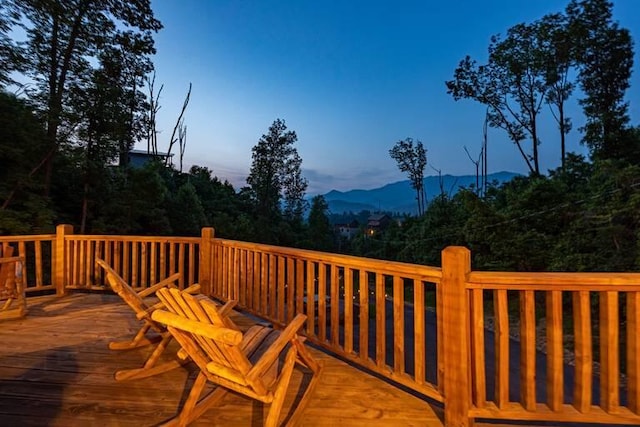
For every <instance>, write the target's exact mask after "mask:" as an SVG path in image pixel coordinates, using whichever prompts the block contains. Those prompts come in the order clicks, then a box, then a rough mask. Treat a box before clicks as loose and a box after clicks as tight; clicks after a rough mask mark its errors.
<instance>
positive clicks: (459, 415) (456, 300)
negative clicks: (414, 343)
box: [437, 246, 473, 426]
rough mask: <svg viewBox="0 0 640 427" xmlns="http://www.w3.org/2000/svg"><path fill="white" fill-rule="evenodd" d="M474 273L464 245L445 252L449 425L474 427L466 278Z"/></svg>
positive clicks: (446, 411) (446, 413)
mask: <svg viewBox="0 0 640 427" xmlns="http://www.w3.org/2000/svg"><path fill="white" fill-rule="evenodd" d="M470 272H471V252H469V250H468V249H467V248H464V247H461V246H449V247H447V248H445V249H444V250H443V251H442V283H441V286H442V292H441V294H440V295H441V297H442V305H441V307H442V313H438V314H437V315H438V322H442V328H443V332H442V337H443V342H442V343H438V345H442V346H443V351H442V354H443V356H444V360H443V361H442V362H443V376H444V390H443V394H444V421H445V425H447V426H471V425H473V419H472V418H469V409H470V407H471V371H470V365H469V304H468V296H467V290H466V277H467V275H468V274H469V273H470Z"/></svg>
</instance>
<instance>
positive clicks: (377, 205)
mask: <svg viewBox="0 0 640 427" xmlns="http://www.w3.org/2000/svg"><path fill="white" fill-rule="evenodd" d="M516 176H520V174H517V173H514V172H506V171H503V172H496V173H492V174H489V175H488V176H487V181H488V182H494V181H496V182H498V183H503V182H507V181H510V180H511V179H513V178H514V177H516ZM440 179H442V188H443V189H444V192H445V193H447V194H450V195H453V194H455V193H456V192H457V191H458V190H459V189H460V188H461V187H469V186H470V185H472V184H473V185H475V184H476V176H475V175H461V176H454V175H442V177H439V176H427V177H425V178H424V188H425V192H426V194H427V200H428V201H429V200H431V199H433V198H434V197H435V196H437V195H439V194H440V193H441V191H440ZM323 196H324V199H325V200H326V201H327V204H328V205H329V211H330V212H332V213H337V214H339V213H343V212H349V211H351V212H360V211H362V210H370V211H372V212H374V211H390V212H399V213H408V214H415V213H416V211H417V204H416V192H415V190H414V189H413V188H411V182H410V181H409V180H405V181H398V182H394V183H391V184H387V185H384V186H382V187H379V188H374V189H371V190H349V191H338V190H331V191H329V192H328V193H326V194H324V195H323Z"/></svg>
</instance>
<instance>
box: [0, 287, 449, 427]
mask: <svg viewBox="0 0 640 427" xmlns="http://www.w3.org/2000/svg"><path fill="white" fill-rule="evenodd" d="M28 310H29V311H28V315H27V317H26V319H22V320H11V321H4V322H0V425H7V426H9V425H21V426H42V425H48V426H71V425H73V426H77V425H81V426H94V425H95V426H98V425H99V426H128V425H132V426H133V425H135V426H137V427H140V426H151V425H157V424H159V423H162V422H163V421H165V420H167V419H169V418H171V417H172V416H174V415H175V414H176V413H177V412H178V410H179V408H180V407H181V404H182V402H184V399H186V396H187V393H188V390H189V388H190V385H191V383H192V382H193V381H194V380H195V376H196V373H197V371H196V368H195V367H194V366H191V365H187V366H186V367H185V368H183V369H177V370H174V371H171V372H168V373H165V374H162V375H158V376H155V377H152V378H147V379H144V380H138V381H130V382H123V383H118V382H116V381H115V380H114V379H113V373H114V372H115V371H116V370H117V369H118V368H122V367H137V366H141V364H142V363H143V361H144V360H145V355H146V354H147V352H148V351H149V349H148V348H146V349H144V348H143V349H138V350H131V351H123V352H115V351H110V350H109V349H108V348H107V343H108V342H109V341H111V340H113V339H114V338H117V337H126V336H130V335H131V334H133V333H135V332H136V331H137V329H138V327H139V322H138V321H137V320H136V319H135V317H134V315H133V312H132V311H131V310H130V309H129V308H128V307H127V306H125V304H124V303H123V302H122V301H121V300H120V299H119V298H118V297H117V296H114V295H107V294H87V293H75V294H71V295H67V296H64V297H61V298H58V297H55V296H47V297H35V298H29V300H28ZM234 320H235V321H236V322H237V323H239V324H240V325H241V326H244V327H247V326H248V325H250V324H251V323H252V320H251V319H249V318H247V317H244V316H241V315H237V316H234ZM172 346H173V347H170V348H169V351H167V352H165V355H166V356H170V355H171V354H174V353H175V350H177V347H176V344H175V342H174V343H172ZM312 352H313V354H314V356H315V357H317V358H318V359H319V360H322V361H323V363H324V370H323V372H322V376H321V379H320V383H319V384H318V386H317V387H316V389H315V390H314V393H313V396H312V397H311V401H310V402H309V404H308V405H307V407H306V409H305V411H304V412H303V416H302V424H303V425H305V426H338V425H348V426H365V425H366V426H372V425H376V426H398V425H402V426H442V425H443V424H442V421H441V414H442V410H441V408H438V407H436V406H432V405H430V404H429V403H428V402H426V401H424V400H421V399H419V398H417V397H415V396H413V395H411V394H408V393H406V392H404V391H402V390H400V389H398V388H396V387H394V386H392V385H390V384H388V383H386V382H384V381H382V380H380V379H378V378H375V377H373V376H371V375H368V374H366V373H364V372H362V371H360V370H358V369H356V368H354V367H352V366H350V365H348V364H346V363H344V362H342V361H340V360H338V359H336V358H333V357H331V356H329V355H327V354H325V353H322V352H320V351H317V350H315V349H312ZM307 377H308V375H304V374H303V372H302V371H297V372H295V373H294V377H293V380H292V383H293V384H292V386H291V387H290V391H291V392H290V395H289V396H287V400H286V401H285V406H284V409H283V419H282V421H284V422H286V417H287V415H286V414H287V413H288V409H289V408H290V407H291V403H292V402H293V401H295V399H296V396H299V395H300V394H301V393H302V391H303V390H304V389H303V388H302V387H304V384H305V381H307V380H308V378H307ZM436 413H437V414H439V415H436ZM262 421H263V419H262V405H261V404H258V403H254V402H253V401H251V400H249V399H247V398H245V397H242V396H239V395H228V396H227V397H226V398H225V399H224V400H223V401H222V403H221V405H219V406H218V407H215V408H212V409H210V410H209V411H208V412H207V413H205V414H204V415H203V416H202V417H201V418H200V419H199V420H198V421H197V422H196V423H195V424H194V425H214V426H259V425H262Z"/></svg>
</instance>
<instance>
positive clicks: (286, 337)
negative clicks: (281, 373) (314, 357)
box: [247, 314, 307, 380]
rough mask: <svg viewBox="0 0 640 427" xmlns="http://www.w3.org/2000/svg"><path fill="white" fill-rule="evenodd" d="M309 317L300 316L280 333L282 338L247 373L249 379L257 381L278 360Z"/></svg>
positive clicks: (277, 339)
mask: <svg viewBox="0 0 640 427" xmlns="http://www.w3.org/2000/svg"><path fill="white" fill-rule="evenodd" d="M306 320H307V316H306V315H304V314H298V315H296V317H294V318H293V320H292V321H291V322H290V323H289V324H288V325H287V327H286V328H284V330H283V331H282V332H281V333H280V336H279V337H278V338H276V340H275V341H274V342H273V344H271V346H270V347H269V348H268V349H267V351H265V352H264V354H263V355H262V356H261V357H260V360H258V362H257V363H256V364H255V365H253V368H251V370H250V371H249V372H248V373H247V378H249V379H250V380H256V379H257V378H259V377H260V376H261V375H262V374H263V372H264V371H265V370H266V369H267V368H269V366H271V364H272V363H273V362H274V360H276V358H278V356H279V355H280V353H281V352H282V350H283V349H284V348H285V347H286V346H287V344H288V343H289V341H291V340H292V339H294V338H295V337H296V333H297V332H298V330H300V328H302V326H303V325H304V322H306Z"/></svg>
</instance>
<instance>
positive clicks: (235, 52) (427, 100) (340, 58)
mask: <svg viewBox="0 0 640 427" xmlns="http://www.w3.org/2000/svg"><path fill="white" fill-rule="evenodd" d="M567 3H568V0H536V1H521V0H485V1H482V2H480V1H477V0H465V1H462V0H459V1H448V2H434V1H425V0H423V1H419V0H416V1H394V2H391V1H376V0H368V1H360V0H350V1H334V0H323V1H319V2H316V1H304V0H274V1H258V0H247V1H238V0H215V1H204V0H181V1H179V2H176V1H172V0H153V1H152V7H153V9H154V11H155V13H156V16H157V17H158V19H160V20H161V21H162V23H163V24H164V26H165V28H164V29H163V30H162V31H161V32H160V33H159V34H157V36H156V47H157V50H158V53H157V55H156V56H155V57H154V62H155V64H156V73H157V77H156V85H157V86H158V85H159V84H164V89H163V92H162V97H161V101H160V104H161V110H160V112H159V114H158V122H159V123H158V129H159V130H160V131H161V132H162V133H161V134H160V136H159V149H160V150H161V151H164V150H166V148H167V147H168V139H169V136H170V134H171V130H172V128H173V125H174V123H175V120H176V118H177V116H178V114H179V111H180V107H181V105H182V102H183V99H184V95H185V94H186V91H187V88H188V86H189V83H190V82H191V83H193V92H192V96H191V103H190V105H189V108H188V110H187V113H186V118H185V123H186V125H187V128H188V136H187V149H186V153H185V158H184V165H185V166H184V169H188V168H189V167H190V165H192V164H197V165H200V166H207V167H209V168H210V169H212V170H213V173H214V175H216V176H218V177H219V178H220V179H223V180H224V179H227V180H229V182H231V183H232V184H233V185H234V187H235V188H236V189H239V188H240V187H241V186H244V185H245V184H246V181H245V179H246V176H247V174H248V172H249V168H250V166H251V148H252V147H253V146H254V145H255V144H256V143H257V142H258V139H259V138H260V136H261V135H262V134H263V133H266V131H267V129H268V127H269V125H270V124H271V123H272V122H273V121H274V120H275V119H276V118H282V119H284V120H285V121H286V123H287V126H288V127H289V129H290V130H295V131H296V133H297V135H298V143H297V148H298V152H299V153H300V156H301V157H302V159H303V163H302V168H303V174H304V176H305V177H306V178H307V179H308V180H309V188H308V193H309V194H318V193H325V192H327V191H329V190H331V189H337V190H350V189H356V188H357V189H369V188H375V187H379V186H381V185H384V184H386V183H389V182H395V181H399V180H403V179H406V177H405V175H404V174H402V173H401V172H400V171H398V169H397V166H396V164H395V162H394V161H393V160H392V159H391V158H390V157H389V154H388V152H389V149H390V148H391V147H393V145H394V144H395V142H397V141H398V140H401V139H404V138H406V137H412V138H414V139H419V140H421V141H422V142H423V143H424V145H425V147H426V148H427V150H428V151H427V158H428V166H427V170H426V173H427V175H431V174H435V173H436V172H435V171H434V169H438V170H441V171H442V173H443V174H454V175H462V174H474V173H475V166H474V165H473V163H472V162H471V161H470V160H469V158H468V157H467V155H466V153H465V151H464V147H465V146H466V147H467V148H468V149H469V151H470V152H471V153H472V154H473V155H474V156H475V155H477V153H478V152H479V149H480V144H481V141H482V126H483V121H484V108H483V107H482V106H481V105H479V104H477V103H475V102H473V101H470V100H462V101H458V102H456V101H454V100H453V98H452V97H451V96H450V95H448V94H447V93H446V87H445V84H444V82H445V81H446V80H450V79H451V78H452V76H453V71H454V70H455V68H456V66H457V64H458V62H459V61H460V60H461V59H462V58H464V56H465V55H467V54H469V55H471V56H472V57H473V58H476V59H478V60H479V61H484V60H486V56H487V53H486V52H487V46H488V44H489V38H490V36H491V35H493V34H497V33H502V34H504V33H505V32H506V30H507V29H508V28H509V27H511V26H513V25H515V24H517V23H520V22H531V21H533V20H535V19H538V18H540V17H542V16H543V15H545V14H547V13H551V12H560V11H562V10H563V9H564V7H565V6H566V4H567ZM637 9H638V0H614V19H616V20H618V21H619V22H620V24H621V25H622V26H624V27H626V28H628V29H630V30H631V34H632V36H633V38H634V41H635V42H636V56H635V66H634V73H633V76H632V87H631V89H630V90H629V92H628V98H629V101H630V102H631V110H630V112H631V117H632V123H633V124H635V125H638V124H640V123H639V122H640V121H639V120H638V118H639V117H640V96H639V94H638V88H640V77H639V75H638V71H637V70H638V64H640V56H639V55H638V53H637V51H638V50H639V49H640V48H639V47H638V46H637V42H638V39H639V38H640V13H638V12H637ZM571 110H572V116H573V121H574V130H573V131H572V132H571V134H570V136H569V147H568V149H569V150H571V151H577V152H582V153H584V152H586V151H585V149H584V147H582V146H581V145H580V144H579V140H580V134H579V132H578V131H577V128H578V127H579V126H580V124H581V123H582V122H583V119H582V115H581V112H580V109H579V107H578V106H577V100H575V99H574V100H573V101H572V106H571ZM542 127H543V134H542V145H541V146H540V152H541V168H542V169H543V170H545V171H546V170H548V169H552V168H555V167H557V166H558V165H559V142H558V136H557V132H556V130H555V125H554V123H553V121H552V117H551V115H550V114H548V113H547V111H546V110H545V111H544V114H543V117H542ZM138 148H146V144H145V145H144V147H143V146H142V145H140V146H139V147H138ZM174 152H175V150H174ZM488 152H489V161H488V162H489V172H497V171H501V170H508V171H513V172H522V173H525V172H526V167H525V163H524V160H522V158H521V157H520V155H519V153H518V152H517V149H516V147H515V146H514V145H513V144H512V143H511V142H510V141H509V140H508V139H507V138H506V136H505V135H504V133H503V132H502V131H500V130H490V131H489V150H488ZM176 157H177V155H176Z"/></svg>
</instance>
